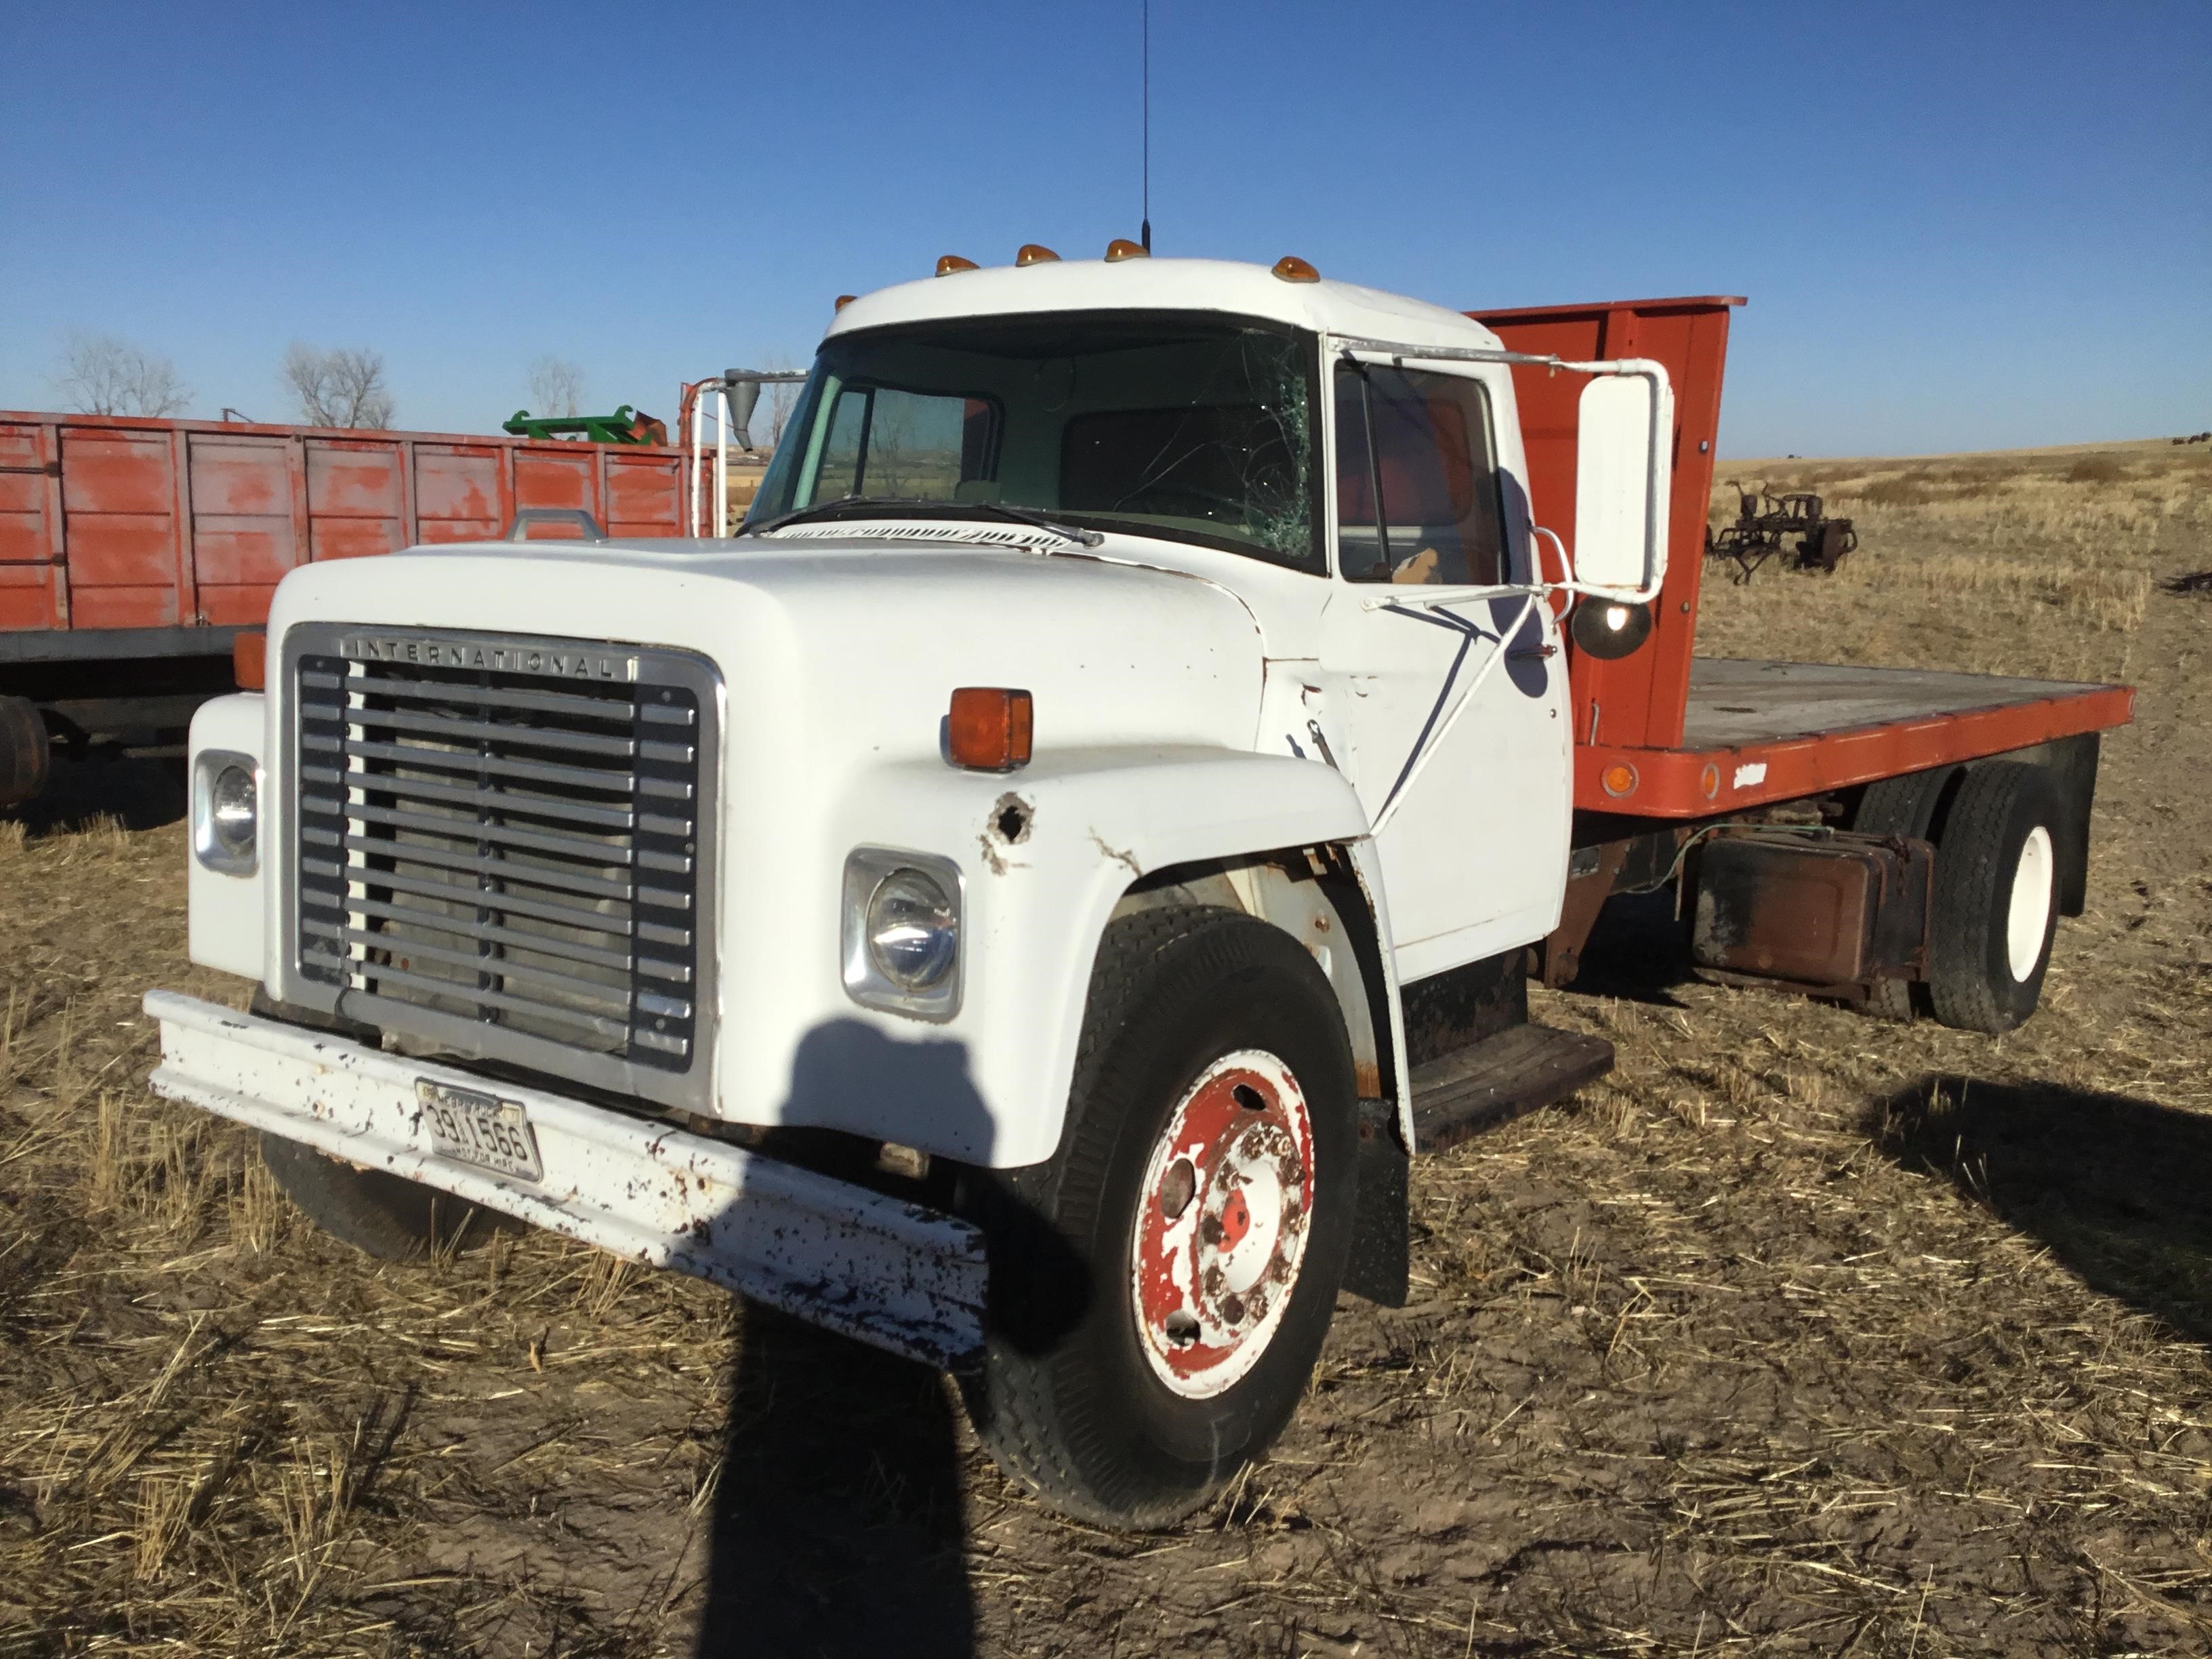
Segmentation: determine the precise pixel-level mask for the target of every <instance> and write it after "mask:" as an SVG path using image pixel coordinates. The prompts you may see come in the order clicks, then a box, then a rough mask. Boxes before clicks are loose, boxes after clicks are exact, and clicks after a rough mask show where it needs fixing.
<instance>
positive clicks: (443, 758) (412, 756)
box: [307, 735, 691, 800]
mask: <svg viewBox="0 0 2212 1659" xmlns="http://www.w3.org/2000/svg"><path fill="white" fill-rule="evenodd" d="M307 744H308V746H309V747H311V748H313V749H314V750H317V751H319V752H320V753H324V754H338V755H352V756H356V757H359V758H360V759H362V760H385V761H396V762H398V763H402V764H404V765H407V766H413V767H435V768H437V769H440V770H441V771H455V772H466V773H470V774H471V775H474V774H477V773H480V772H481V773H487V774H489V775H491V776H493V777H495V778H522V779H525V780H526V781H530V782H532V783H550V784H553V785H555V786H556V787H560V788H563V789H590V790H594V791H599V790H604V791H606V792H609V793H619V794H628V793H631V792H633V791H636V792H638V793H644V794H647V795H653V796H660V795H665V794H666V793H669V792H670V791H671V790H674V789H677V788H678V787H681V788H682V789H683V793H682V794H681V795H680V796H679V797H678V799H684V800H689V799H690V798H691V796H690V786H688V785H681V786H679V785H678V783H677V781H674V780H669V779H661V778H639V777H636V776H634V775H632V774H630V773H629V772H627V771H622V770H617V769H613V768H609V769H606V770H605V771H601V770H599V769H597V768H594V767H588V766H562V765H560V764H558V763H556V762H553V761H523V760H516V759H514V758H513V757H511V756H506V755H501V756H496V757H484V756H481V755H475V754H471V753H468V752H467V751H465V750H459V749H409V748H404V747H403V746H401V745H400V744H390V743H368V742H364V741H362V740H359V739H355V740H353V741H345V740H343V739H339V738H334V737H326V736H320V735H317V736H313V737H311V738H308V739H307ZM654 785H665V786H666V787H665V788H657V787H653V786H654Z"/></svg>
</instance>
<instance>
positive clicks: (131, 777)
mask: <svg viewBox="0 0 2212 1659" xmlns="http://www.w3.org/2000/svg"><path fill="white" fill-rule="evenodd" d="M186 804H187V803H186V799H185V776H184V764H183V763H182V762H180V761H166V760H144V759H124V758H120V757H114V758H110V757H104V756H100V755H97V754H95V755H93V756H90V757H88V758H86V759H84V760H64V759H61V758H59V757H57V758H56V759H55V761H54V769H53V773H52V777H51V778H50V780H49V781H48V782H47V784H46V790H45V792H44V793H42V794H40V797H39V798H38V799H36V800H34V801H29V802H27V803H25V804H24V805H21V806H18V807H14V808H0V822H4V821H7V820H9V819H13V820H16V821H18V822H20V823H21V824H22V825H23V827H24V829H25V831H26V833H27V834H28V835H30V836H33V837H43V836H54V835H66V834H69V833H70V831H72V830H76V829H83V828H86V827H88V826H89V825H91V824H93V823H97V822H98V821H99V820H100V819H101V818H112V819H114V820H115V821H116V822H117V823H120V824H121V825H122V826H123V827H124V828H125V829H160V828H161V826H162V825H163V824H165V823H176V822H177V820H178V819H179V818H181V817H184V816H185V806H186Z"/></svg>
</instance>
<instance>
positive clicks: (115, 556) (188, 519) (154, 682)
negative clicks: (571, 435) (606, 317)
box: [0, 410, 690, 807]
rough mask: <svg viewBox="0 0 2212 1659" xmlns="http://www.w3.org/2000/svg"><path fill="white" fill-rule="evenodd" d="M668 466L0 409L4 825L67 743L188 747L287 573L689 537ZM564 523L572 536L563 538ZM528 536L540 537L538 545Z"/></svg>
mask: <svg viewBox="0 0 2212 1659" xmlns="http://www.w3.org/2000/svg"><path fill="white" fill-rule="evenodd" d="M685 460H686V458H685V455H684V452H683V451H682V450H680V449H678V448H675V447H663V446H644V445H628V444H595V443H576V442H567V441H531V440H527V439H518V438H512V437H472V436H462V435H453V434H447V433H422V432H367V431H339V430H331V429H328V428H314V427H290V426H261V425H247V424H242V423H237V422H210V421H165V420H143V419H136V418H131V417H122V416H94V415H53V414H34V413H27V412H22V411H17V410H0V807H5V806H9V805H19V804H21V803H22V802H24V801H27V800H28V799H32V798H33V797H35V796H36V795H37V794H38V793H39V792H40V789H41V788H42V787H44V785H45V782H46V776H47V771H48V766H49V757H50V754H51V751H52V749H53V747H55V746H56V745H60V746H62V747H64V749H69V750H78V751H80V752H81V751H82V750H84V749H86V748H87V747H88V746H90V745H92V744H119V745H122V746H124V747H126V748H134V749H146V748H157V747H161V746H166V745H172V744H180V743H181V742H182V741H183V738H184V735H185V728H186V726H188V725H189V724H190V722H191V714H192V710H193V709H194V708H197V706H198V705H199V704H200V703H201V702H203V701H204V700H205V699H206V698H208V697H210V696H214V695H216V694H217V693H219V692H223V691H228V690H231V689H232V687H233V681H232V669H231V653H232V647H233V644H234V641H235V640H236V639H237V637H238V635H240V633H241V632H252V631H253V630H257V629H259V628H260V627H261V625H262V623H264V621H265V620H266V619H267V617H268V614H269V596H270V594H271V593H272V592H275V591H276V583H277V581H278V580H279V579H280V578H282V577H283V574H285V573H286V572H287V571H289V570H291V569H294V568H296V567H298V566H300V565H302V564H306V563H308V562H311V561H318V560H324V559H349V558H358V557H361V556H364V555H367V554H374V553H389V552H392V551H393V550H396V549H398V548H402V547H407V546H410V545H413V544H416V543H420V542H452V541H474V540H478V539H481V538H487V537H497V536H501V535H503V534H505V533H506V532H507V529H508V526H510V525H513V524H514V523H515V522H516V520H517V515H518V513H532V512H534V513H540V514H543V515H544V516H546V517H547V518H549V519H551V520H556V522H554V523H550V524H548V525H546V526H544V529H545V530H547V531H549V532H555V533H558V532H559V531H561V530H562V529H563V528H566V529H567V530H568V532H569V533H572V534H573V533H574V531H575V529H576V527H577V525H578V523H579V522H580V521H575V520H574V519H573V515H574V514H575V513H588V514H589V515H590V516H591V518H592V520H593V522H594V523H595V524H597V525H599V526H605V531H606V532H607V533H608V534H610V535H629V536H680V535H683V534H685V533H686V532H687V530H688V529H689V527H690V513H689V507H688V503H687V500H686V496H685V493H684V491H685V480H686V478H687V477H688V476H689V475H688V473H687V470H686V465H685ZM563 516H567V517H568V518H569V519H570V520H571V522H570V523H569V524H568V525H567V526H562V525H561V524H560V523H558V522H557V520H560V519H561V518H562V517H563ZM533 533H534V532H533Z"/></svg>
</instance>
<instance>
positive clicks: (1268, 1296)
mask: <svg viewBox="0 0 2212 1659" xmlns="http://www.w3.org/2000/svg"><path fill="white" fill-rule="evenodd" d="M1139 1193H1140V1195H1139V1198H1138V1200H1137V1214H1136V1218H1135V1220H1136V1225H1134V1226H1133V1228H1132V1229H1131V1232H1130V1257H1131V1260H1130V1263H1129V1288H1130V1291H1131V1304H1132V1308H1133V1312H1134V1313H1135V1316H1136V1321H1137V1334H1138V1336H1139V1340H1140V1342H1141V1345H1142V1346H1143V1348H1144V1350H1145V1358H1146V1361H1147V1362H1149V1363H1150V1364H1151V1365H1152V1374H1153V1375H1154V1376H1157V1377H1158V1378H1159V1380H1160V1381H1161V1382H1162V1383H1165V1384H1166V1385H1167V1387H1168V1388H1169V1389H1170V1390H1171V1391H1173V1392H1174V1393H1176V1394H1177V1395H1182V1397H1183V1398H1184V1399H1186V1400H1206V1399H1211V1398H1212V1396H1213V1395H1218V1394H1219V1393H1220V1392H1221V1391H1222V1390H1223V1389H1226V1388H1229V1387H1230V1386H1231V1385H1232V1384H1233V1383H1236V1382H1237V1380H1238V1379H1239V1378H1241V1377H1243V1376H1245V1375H1246V1373H1248V1372H1249V1371H1250V1370H1251V1369H1252V1367H1253V1366H1254V1365H1255V1364H1258V1363H1259V1359H1260V1356H1261V1354H1262V1353H1264V1352H1267V1344H1268V1342H1269V1341H1270V1340H1273V1336H1274V1334H1275V1332H1276V1329H1277V1328H1279V1326H1280V1325H1281V1323H1282V1321H1283V1315H1284V1312H1285V1310H1287V1309H1288V1308H1289V1306H1290V1304H1291V1292H1292V1291H1294V1290H1296V1289H1297V1280H1298V1269H1299V1267H1300V1266H1301V1265H1302V1264H1303V1263H1304V1260H1305V1249H1306V1231H1307V1225H1306V1224H1307V1221H1308V1218H1310V1216H1311V1215H1312V1213H1313V1127H1312V1124H1311V1121H1310V1119H1309V1118H1308V1116H1307V1113H1306V1101H1305V1096H1304V1093H1303V1092H1302V1091H1300V1090H1299V1088H1298V1084H1297V1078H1295V1077H1294V1076H1292V1075H1291V1068H1290V1067H1289V1066H1286V1065H1285V1064H1284V1063H1283V1062H1282V1061H1281V1060H1279V1059H1277V1058H1276V1057H1275V1056H1274V1055H1273V1054H1268V1053H1267V1052H1265V1051H1264V1050H1261V1049H1257V1048H1246V1049H1241V1050H1239V1051H1238V1052H1237V1053H1235V1054H1225V1055H1223V1056H1222V1058H1220V1059H1219V1060H1216V1061H1214V1062H1213V1064H1212V1065H1211V1066H1207V1067H1206V1070H1205V1071H1204V1072H1202V1073H1200V1074H1199V1077H1198V1079H1197V1080H1196V1081H1195V1082H1194V1083H1193V1084H1192V1085H1190V1087H1189V1088H1188V1089H1187V1090H1185V1091H1184V1092H1183V1097H1182V1099H1181V1100H1180V1101H1178V1102H1177V1103H1176V1109H1175V1111H1174V1112H1173V1113H1172V1114H1171V1115H1170V1117H1169V1119H1168V1124H1167V1128H1166V1130H1165V1132H1164V1133H1162V1135H1161V1136H1160V1138H1159V1139H1158V1141H1157V1142H1156V1143H1155V1144H1154V1145H1153V1147H1152V1158H1151V1161H1150V1163H1149V1164H1147V1165H1146V1170H1145V1182H1144V1185H1143V1187H1142V1188H1140V1189H1139Z"/></svg>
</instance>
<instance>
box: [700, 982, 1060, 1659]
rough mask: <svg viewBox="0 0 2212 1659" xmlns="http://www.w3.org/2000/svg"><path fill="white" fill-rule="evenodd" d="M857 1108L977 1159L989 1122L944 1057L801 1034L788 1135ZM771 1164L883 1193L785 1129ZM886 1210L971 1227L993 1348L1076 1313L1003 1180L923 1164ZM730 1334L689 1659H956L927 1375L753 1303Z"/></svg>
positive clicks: (833, 1147) (962, 1596)
mask: <svg viewBox="0 0 2212 1659" xmlns="http://www.w3.org/2000/svg"><path fill="white" fill-rule="evenodd" d="M855 1100H859V1101H869V1102H884V1101H891V1102H896V1103H897V1108H898V1112H899V1114H900V1121H910V1122H913V1123H915V1124H917V1125H927V1127H928V1131H929V1133H928V1135H927V1139H929V1140H930V1141H931V1142H932V1143H933V1144H934V1145H938V1146H951V1147H960V1148H965V1149H969V1151H970V1152H972V1154H973V1155H974V1156H975V1157H976V1158H978V1159H979V1160H981V1159H987V1158H988V1157H989V1154H990V1150H991V1146H992V1142H993V1129H994V1124H993V1121H992V1118H991V1115H990V1112H989V1110H988V1109H987V1107H986V1106H985V1104H984V1103H983V1100H982V1097H981V1096H980V1095H979V1094H978V1093H977V1092H976V1090H975V1084H974V1081H973V1079H972V1078H971V1076H970V1073H969V1063H968V1050H967V1046H966V1044H964V1043H963V1042H958V1041H957V1040H950V1039H943V1038H927V1037H915V1038H907V1039H903V1040H901V1039H894V1038H893V1037H891V1036H887V1035H885V1034H884V1032H883V1031H881V1030H878V1029H877V1028H875V1027H874V1026H872V1025H869V1024H866V1023H864V1022H862V1021H860V1020H857V1019H833V1020H829V1021H827V1022H825V1023H824V1024H822V1025H819V1026H817V1027H816V1028H815V1029H814V1030H811V1031H809V1032H808V1033H807V1034H806V1036H805V1038H804V1039H803V1040H802V1041H801V1042H800V1043H799V1050H798V1053H797V1054H795V1055H794V1056H793V1065H792V1079H791V1092H790V1096H789V1098H788V1099H787V1101H786V1102H785V1103H784V1107H783V1113H782V1115H783V1118H784V1120H785V1121H786V1123H787V1124H792V1125H810V1124H811V1125H817V1126H826V1125H834V1124H836V1123H838V1122H840V1121H844V1120H848V1119H849V1115H850V1107H851V1103H853V1102H854V1101H855ZM878 1133H880V1131H879V1132H878ZM917 1138H918V1139H921V1138H923V1137H920V1136H917ZM772 1150H776V1151H778V1152H781V1154H782V1155H785V1156H789V1157H792V1158H793V1159H794V1161H797V1162H800V1163H804V1164H807V1165H809V1166H810V1167H812V1168H815V1169H817V1170H821V1171H822V1172H823V1173H825V1174H829V1175H833V1176H837V1177H838V1178H841V1179H843V1180H847V1181H850V1182H855V1183H857V1184H860V1185H863V1186H874V1187H877V1188H878V1190H890V1191H894V1192H896V1191H898V1189H897V1188H884V1186H883V1184H882V1180H881V1176H880V1175H879V1174H878V1173H877V1172H875V1171H874V1170H872V1164H873V1162H874V1159H875V1155H876V1150H877V1147H876V1143H875V1142H873V1141H872V1140H869V1139H864V1138H862V1137H860V1136H858V1135H854V1134H848V1133H839V1132H837V1131H835V1130H832V1129H828V1128H824V1127H814V1128H807V1127H796V1128H787V1129H783V1130H779V1131H777V1132H776V1133H775V1137H774V1138H772ZM901 1195H902V1196H910V1197H912V1198H913V1199H915V1200H916V1201H921V1202H926V1203H928V1204H929V1205H931V1206H932V1207H936V1208H950V1209H951V1210H953V1211H954V1212H958V1213H962V1214H966V1215H969V1216H970V1217H974V1218H981V1220H982V1223H983V1225H985V1228H986V1231H987V1235H988V1237H989V1238H990V1240H991V1243H990V1261H991V1279H990V1285H989V1288H988V1290H987V1303H986V1306H985V1310H984V1322H985V1326H986V1328H987V1329H988V1330H990V1331H991V1332H993V1333H994V1334H995V1335H997V1336H998V1337H1000V1339H1001V1340H1006V1341H1009V1342H1011V1343H1012V1344H1013V1345H1014V1346H1017V1347H1018V1348H1021V1349H1023V1350H1024V1351H1029V1350H1031V1349H1033V1348H1034V1347H1036V1346H1049V1345H1050V1344H1051V1343H1053V1342H1054V1341H1056V1340H1059V1339H1060V1337H1061V1336H1063V1335H1064V1334H1066V1331H1067V1330H1068V1329H1069V1328H1071V1327H1072V1325H1073V1322H1075V1321H1076V1320H1078V1319H1079V1318H1080V1317H1081V1316H1082V1314H1083V1312H1084V1310H1085V1307H1086V1306H1087V1303H1088V1296H1087V1281H1086V1279H1085V1275H1084V1272H1083V1267H1082V1264H1081V1262H1080V1261H1079V1260H1078V1259H1077V1258H1076V1256H1075V1255H1074V1253H1073V1249H1071V1247H1070V1246H1069V1245H1068V1244H1067V1243H1066V1242H1065V1240H1063V1239H1062V1238H1061V1237H1060V1235H1059V1234H1058V1233H1057V1232H1056V1231H1054V1229H1053V1227H1052V1226H1051V1225H1050V1224H1049V1223H1048V1222H1047V1221H1046V1220H1045V1219H1044V1218H1042V1216H1041V1215H1039V1214H1038V1213H1037V1212H1036V1211H1035V1210H1034V1209H1032V1208H1030V1206H1028V1205H1026V1204H1025V1203H1024V1202H1023V1201H1022V1200H1021V1199H1020V1198H1019V1197H1018V1196H1017V1195H1016V1194H1015V1193H1014V1192H1013V1190H1012V1185H1011V1183H1010V1182H1009V1181H1008V1180H1007V1178H1006V1177H1004V1176H997V1175H993V1174H990V1173H987V1172H985V1171H983V1170H978V1169H975V1168H965V1169H963V1168H959V1167H957V1166H953V1165H951V1164H946V1163H944V1162H942V1161H940V1162H939V1164H937V1165H936V1166H935V1168H934V1169H933V1172H932V1173H931V1175H930V1176H928V1177H927V1178H926V1180H925V1182H924V1183H923V1184H922V1185H921V1188H919V1189H918V1190H915V1189H908V1192H906V1193H902V1194H901ZM743 1318H744V1325H743V1328H742V1333H741V1335H740V1338H739V1343H738V1354H737V1358H736V1363H735V1367H734V1370H733V1371H732V1382H731V1390H730V1404H729V1415H728V1419H727V1420H728V1429H727V1431H726V1443H725V1446H724V1455H723V1460H722V1466H721V1474H720V1483H719V1485H718V1486H717V1487H716V1489H715V1497H714V1519H713V1523H712V1528H711V1532H710V1534H709V1556H708V1574H707V1586H706V1595H705V1605H704V1607H703V1608H702V1614H701V1619H700V1625H699V1643H698V1647H697V1650H696V1653H697V1659H738V1656H751V1655H756V1654H757V1655H773V1656H778V1659H781V1656H791V1659H844V1656H848V1655H851V1656H866V1659H880V1656H882V1655H884V1654H901V1655H907V1654H911V1655H916V1656H922V1659H940V1656H941V1659H952V1656H960V1655H967V1654H971V1653H973V1652H974V1651H975V1595H974V1591H973V1589H972V1587H971V1586H970V1584H969V1578H968V1570H967V1561H966V1553H965V1546H966V1527H965V1521H964V1516H963V1480H962V1462H961V1455H960V1443H959V1439H958V1436H957V1425H956V1424H955V1421H954V1412H955V1410H956V1409H957V1408H956V1407H955V1405H954V1403H953V1400H952V1395H951V1386H950V1384H949V1383H947V1382H946V1380H945V1377H944V1376H941V1375H940V1374H939V1372H937V1371H935V1370H932V1369H930V1368H929V1367H927V1366H926V1365H922V1364H917V1363H916V1362H915V1361H913V1360H908V1359H902V1358H896V1357H895V1356H893V1355H890V1354H888V1353H884V1352H880V1351H878V1350H877V1349H874V1348H871V1347H866V1346H863V1345H861V1344H860V1343H858V1342H855V1341H853V1340H849V1339H848V1338H845V1337H842V1336H837V1335H835V1334H830V1333H829V1332H826V1331H823V1330H820V1329H817V1328H814V1327H812V1326H810V1325H806V1324H804V1323H802V1322H799V1320H797V1319H794V1318H792V1317H789V1316H785V1315H782V1314H780V1313H777V1312H775V1311H774V1310H770V1309H768V1308H765V1307H762V1306H759V1305H757V1304H751V1303H748V1304H746V1305H745V1307H744V1314H743Z"/></svg>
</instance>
